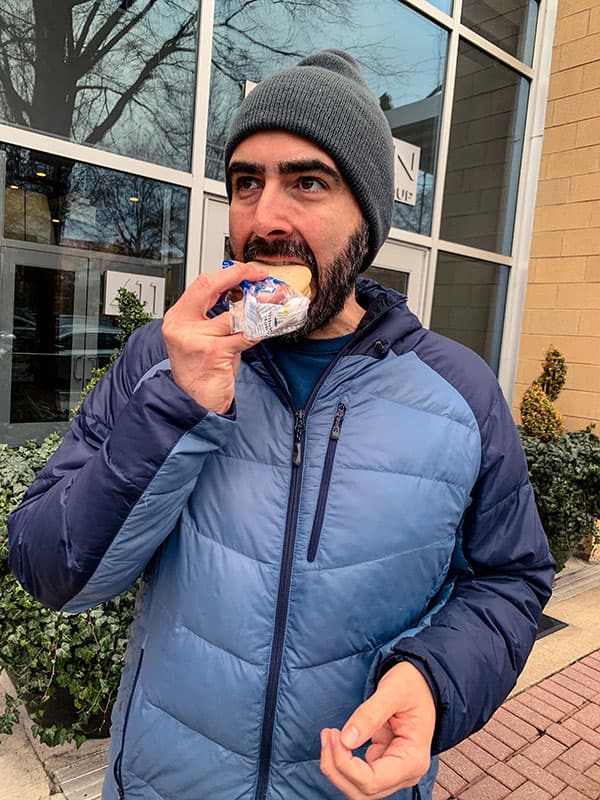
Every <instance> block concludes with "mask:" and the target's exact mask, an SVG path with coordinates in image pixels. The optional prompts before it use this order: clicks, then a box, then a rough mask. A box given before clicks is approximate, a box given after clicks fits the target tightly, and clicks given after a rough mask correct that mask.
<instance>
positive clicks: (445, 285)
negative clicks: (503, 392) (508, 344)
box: [430, 253, 509, 373]
mask: <svg viewBox="0 0 600 800" xmlns="http://www.w3.org/2000/svg"><path fill="white" fill-rule="evenodd" d="M508 276H509V268H508V267H506V266H504V265H498V264H491V263H490V262H489V261H479V260H477V259H475V258H466V257H463V256H457V255H452V254H450V253H440V254H439V256H438V265H437V270H436V275H435V287H434V291H433V305H432V309H431V324H430V327H431V329H432V330H434V331H436V332H437V333H442V334H444V335H445V336H449V337H450V338H451V339H455V340H456V341H457V342H461V343H462V344H464V345H466V346H467V347H470V348H471V349H472V350H474V351H475V352H476V353H479V355H480V356H481V357H482V358H484V359H485V360H486V361H487V363H488V364H489V365H490V367H491V368H492V369H493V370H494V372H496V373H497V372H498V366H499V362H500V347H501V345H502V326H503V324H504V308H505V304H506V290H507V286H508Z"/></svg>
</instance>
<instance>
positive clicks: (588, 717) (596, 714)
mask: <svg viewBox="0 0 600 800" xmlns="http://www.w3.org/2000/svg"><path fill="white" fill-rule="evenodd" d="M573 719H576V720H577V722H582V723H583V724H584V725H587V726H588V728H594V729H595V728H600V705H597V704H596V703H589V705H587V706H585V707H584V708H581V709H580V710H579V711H577V712H576V713H575V714H573Z"/></svg>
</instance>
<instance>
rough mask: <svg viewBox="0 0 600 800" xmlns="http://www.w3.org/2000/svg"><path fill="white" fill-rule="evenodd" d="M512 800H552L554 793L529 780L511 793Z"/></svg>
mask: <svg viewBox="0 0 600 800" xmlns="http://www.w3.org/2000/svg"><path fill="white" fill-rule="evenodd" d="M510 800H552V795H551V794H549V793H548V792H546V791H544V789H540V787H539V786H537V785H536V784H535V783H532V782H531V781H527V783H524V784H522V785H521V786H519V788H518V789H515V791H514V792H511V793H510Z"/></svg>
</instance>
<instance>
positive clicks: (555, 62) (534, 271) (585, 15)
mask: <svg viewBox="0 0 600 800" xmlns="http://www.w3.org/2000/svg"><path fill="white" fill-rule="evenodd" d="M549 345H554V346H555V347H557V348H559V350H560V351H561V352H562V353H563V355H564V356H565V358H566V360H567V366H568V372H567V381H566V384H565V388H564V389H563V391H562V392H561V394H560V396H559V397H558V400H557V402H556V407H557V408H558V410H559V411H560V412H561V413H562V414H563V416H564V418H565V422H566V427H567V428H568V429H569V430H578V429H581V428H585V427H586V426H587V425H589V424H590V423H598V422H600V0H559V3H558V17H557V21H556V31H555V36H554V48H553V57H552V71H551V75H550V88H549V94H548V104H547V110H546V130H545V134H544V144H543V152H542V161H541V167H540V179H539V187H538V192H537V201H536V213H535V219H534V230H533V239H532V246H531V259H530V262H529V275H528V287H527V294H526V300H525V311H524V315H523V326H522V336H521V341H520V350H519V362H518V370H517V376H516V386H515V393H514V402H515V413H516V414H518V411H517V408H518V403H519V401H520V398H521V397H522V394H523V392H524V391H525V389H526V388H527V386H528V385H529V384H530V383H531V381H532V380H534V379H535V378H536V377H537V375H538V374H539V370H540V359H541V357H542V355H543V353H544V352H545V350H546V349H547V347H548V346H549ZM599 432H600V431H598V429H596V433H599Z"/></svg>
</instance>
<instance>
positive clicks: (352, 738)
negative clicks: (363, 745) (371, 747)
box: [341, 725, 360, 750]
mask: <svg viewBox="0 0 600 800" xmlns="http://www.w3.org/2000/svg"><path fill="white" fill-rule="evenodd" d="M341 738H342V744H343V745H344V747H347V748H348V750H354V748H355V747H358V745H359V744H360V731H359V730H358V728H356V727H355V726H354V725H350V727H349V728H344V730H343V731H342V737H341Z"/></svg>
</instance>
